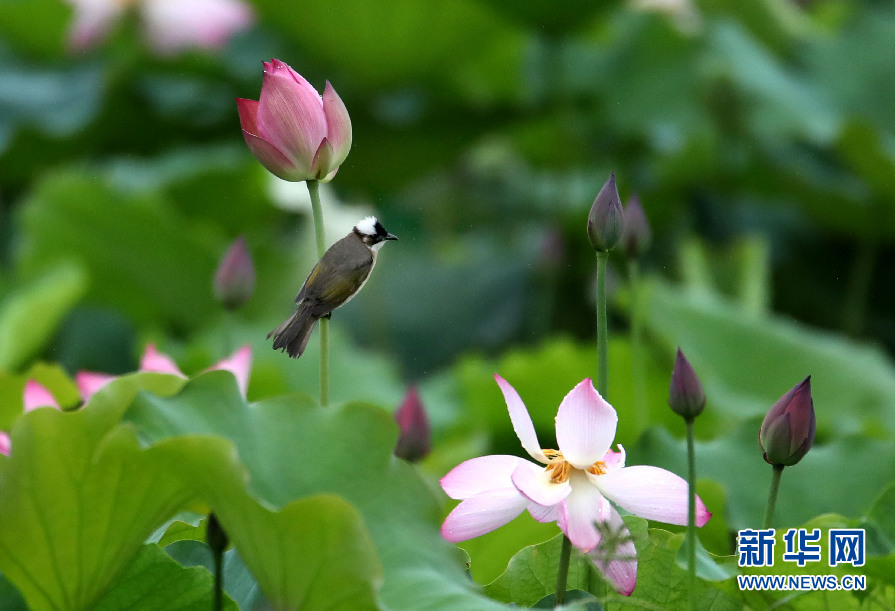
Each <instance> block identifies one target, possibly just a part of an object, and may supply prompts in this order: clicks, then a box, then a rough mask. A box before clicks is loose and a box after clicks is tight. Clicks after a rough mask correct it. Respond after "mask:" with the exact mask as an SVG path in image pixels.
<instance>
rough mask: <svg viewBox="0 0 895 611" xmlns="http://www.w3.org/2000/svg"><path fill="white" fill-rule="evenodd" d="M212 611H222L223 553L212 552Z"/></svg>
mask: <svg viewBox="0 0 895 611" xmlns="http://www.w3.org/2000/svg"><path fill="white" fill-rule="evenodd" d="M212 609H214V611H223V609H224V552H223V551H217V550H216V551H215V552H214V605H213V606H212Z"/></svg>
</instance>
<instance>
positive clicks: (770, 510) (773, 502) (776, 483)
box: [762, 465, 783, 529]
mask: <svg viewBox="0 0 895 611" xmlns="http://www.w3.org/2000/svg"><path fill="white" fill-rule="evenodd" d="M781 475H783V465H774V474H773V475H772V476H771V490H770V492H769V493H768V506H767V509H765V513H764V523H763V525H762V528H763V529H767V528H770V527H771V521H772V520H773V519H774V508H775V507H776V506H777V492H778V491H779V490H780V476H781Z"/></svg>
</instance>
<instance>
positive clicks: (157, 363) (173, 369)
mask: <svg viewBox="0 0 895 611" xmlns="http://www.w3.org/2000/svg"><path fill="white" fill-rule="evenodd" d="M140 371H154V372H156V373H170V374H172V375H176V376H180V377H181V378H185V377H186V376H185V375H183V372H181V371H180V369H178V367H177V364H176V363H175V362H174V361H173V359H171V357H170V356H168V355H167V354H163V353H161V352H159V351H158V350H156V349H155V344H149V345H147V346H146V351H145V352H143V357H142V358H141V359H140Z"/></svg>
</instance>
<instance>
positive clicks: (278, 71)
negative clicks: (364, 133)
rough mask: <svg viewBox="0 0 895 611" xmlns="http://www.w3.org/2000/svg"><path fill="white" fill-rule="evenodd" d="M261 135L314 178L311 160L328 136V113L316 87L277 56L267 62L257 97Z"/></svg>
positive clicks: (299, 169)
mask: <svg viewBox="0 0 895 611" xmlns="http://www.w3.org/2000/svg"><path fill="white" fill-rule="evenodd" d="M257 125H258V130H259V134H258V135H259V136H261V137H262V138H263V139H264V140H266V141H267V142H268V143H270V144H271V145H273V146H274V147H276V148H277V149H278V150H280V151H282V152H283V153H284V154H285V155H286V156H287V157H288V158H289V159H291V160H292V163H293V165H294V166H295V167H296V169H297V170H298V171H300V173H303V174H304V175H306V176H307V177H308V178H314V175H313V174H312V173H311V164H312V162H313V159H314V155H315V154H316V153H317V149H318V148H319V146H320V143H321V142H322V141H323V139H324V138H325V137H326V115H324V113H323V100H322V99H321V98H320V94H318V93H317V90H316V89H314V87H313V86H312V85H311V84H310V83H308V81H306V80H305V79H304V78H303V77H302V76H301V75H300V74H298V73H297V72H295V70H293V69H292V68H290V67H289V66H287V65H286V64H284V63H283V62H281V61H279V60H277V59H274V60H271V61H270V62H269V63H266V64H265V65H264V83H263V85H262V86H261V96H260V99H259V100H258V118H257Z"/></svg>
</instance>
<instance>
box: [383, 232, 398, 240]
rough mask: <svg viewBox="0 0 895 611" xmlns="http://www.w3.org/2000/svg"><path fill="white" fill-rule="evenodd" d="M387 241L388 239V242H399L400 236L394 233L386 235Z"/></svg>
mask: <svg viewBox="0 0 895 611" xmlns="http://www.w3.org/2000/svg"><path fill="white" fill-rule="evenodd" d="M385 239H386V240H397V239H398V236H396V235H395V234H393V233H389V234H386V236H385Z"/></svg>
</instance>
